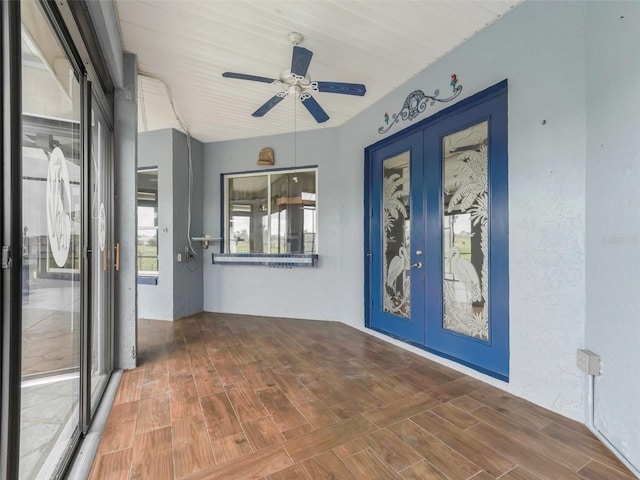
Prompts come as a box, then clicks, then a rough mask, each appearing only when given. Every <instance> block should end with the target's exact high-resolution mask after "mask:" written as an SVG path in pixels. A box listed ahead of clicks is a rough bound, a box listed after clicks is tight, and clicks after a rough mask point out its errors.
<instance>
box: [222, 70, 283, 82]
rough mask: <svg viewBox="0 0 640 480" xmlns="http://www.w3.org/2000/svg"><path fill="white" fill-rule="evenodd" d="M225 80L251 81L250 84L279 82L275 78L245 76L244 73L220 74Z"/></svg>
mask: <svg viewBox="0 0 640 480" xmlns="http://www.w3.org/2000/svg"><path fill="white" fill-rule="evenodd" d="M222 76H223V77H226V78H237V79H238V80H251V81H252V82H263V83H276V82H278V81H279V80H276V79H275V78H267V77H258V76H256V75H247V74H245V73H233V72H224V73H223V74H222Z"/></svg>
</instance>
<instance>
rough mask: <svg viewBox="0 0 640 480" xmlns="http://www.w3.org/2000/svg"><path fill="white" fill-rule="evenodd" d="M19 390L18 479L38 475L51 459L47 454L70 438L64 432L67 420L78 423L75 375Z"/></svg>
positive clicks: (77, 381)
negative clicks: (20, 394)
mask: <svg viewBox="0 0 640 480" xmlns="http://www.w3.org/2000/svg"><path fill="white" fill-rule="evenodd" d="M67 377H71V376H67ZM45 380H47V379H45ZM21 393H22V398H21V402H20V479H21V480H28V479H34V478H38V473H39V472H40V470H41V468H42V467H43V465H44V464H45V463H46V462H47V460H49V461H52V460H54V459H48V456H49V455H50V454H51V453H52V452H55V451H57V450H59V448H56V446H58V447H60V446H62V447H64V446H66V445H67V444H68V442H69V440H70V439H69V438H66V437H67V436H68V434H69V433H70V432H68V433H67V435H65V432H67V430H68V429H67V428H66V427H67V426H68V425H69V422H71V421H75V422H74V425H75V424H77V420H76V419H77V417H78V410H77V405H78V394H79V380H78V376H77V374H76V376H75V378H65V377H61V378H59V379H51V381H46V382H45V383H36V384H34V385H26V386H23V387H22V389H21ZM45 470H46V469H45Z"/></svg>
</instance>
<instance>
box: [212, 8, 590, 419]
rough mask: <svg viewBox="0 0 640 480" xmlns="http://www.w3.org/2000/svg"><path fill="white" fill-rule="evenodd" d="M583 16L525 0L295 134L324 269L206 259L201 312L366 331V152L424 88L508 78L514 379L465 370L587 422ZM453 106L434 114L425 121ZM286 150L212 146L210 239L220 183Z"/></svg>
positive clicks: (250, 144)
mask: <svg viewBox="0 0 640 480" xmlns="http://www.w3.org/2000/svg"><path fill="white" fill-rule="evenodd" d="M585 20H586V6H585V4H584V3H578V2H567V3H565V2H526V3H525V4H523V5H522V6H520V7H518V8H516V9H515V10H514V11H513V12H511V13H509V14H508V15H506V16H505V17H504V18H503V19H501V20H500V21H498V22H496V23H495V24H493V25H492V26H490V27H489V28H487V29H486V30H484V31H482V32H481V33H480V34H478V35H477V36H475V37H474V38H472V39H471V40H469V41H467V42H465V43H464V44H463V45H462V46H461V47H459V48H457V49H455V50H454V51H452V52H451V53H449V54H448V55H446V56H445V57H444V58H442V59H441V60H440V61H438V62H437V63H436V64H434V65H433V66H431V67H429V68H428V69H426V70H425V71H423V72H422V73H420V74H419V75H417V76H416V77H415V78H413V79H412V80H410V81H409V82H407V83H406V84H404V85H402V86H401V87H400V88H398V89H397V90H396V91H394V92H393V93H391V94H390V95H388V96H387V97H385V98H383V99H382V100H381V101H380V102H378V103H377V104H375V105H374V106H373V107H371V108H369V109H367V110H366V111H365V112H363V113H362V114H361V115H359V116H358V117H356V118H355V119H353V120H352V121H350V122H349V123H348V124H346V125H343V126H341V127H338V128H335V129H330V130H321V131H316V132H312V133H305V134H299V136H298V164H302V163H304V164H317V165H319V167H320V171H319V179H320V187H319V223H320V226H319V245H320V250H319V252H320V257H321V264H320V266H319V267H318V268H317V269H310V270H308V269H292V270H277V269H269V268H264V267H245V266H242V267H238V266H218V265H211V259H210V256H209V258H205V271H204V297H205V300H204V309H205V310H210V311H221V312H233V313H249V314H261V315H269V316H284V317H300V318H312V319H324V320H335V321H341V322H344V323H346V324H349V325H352V326H354V327H356V328H361V329H363V328H364V308H363V303H364V292H363V281H364V280H363V245H364V238H363V224H364V223H363V222H364V220H363V217H364V212H363V194H364V193H363V181H364V180H363V175H364V168H363V165H364V160H363V150H364V148H365V147H366V146H367V145H369V144H371V143H374V142H376V141H378V140H380V139H382V138H383V136H382V135H379V134H378V133H377V129H378V127H379V126H381V125H382V124H383V115H384V113H385V112H388V113H389V114H391V113H392V112H396V111H398V110H399V109H400V107H401V106H402V103H403V102H404V99H405V98H406V96H407V95H408V94H409V93H410V92H411V91H413V90H415V89H422V90H424V92H425V93H427V94H431V93H432V92H433V90H435V89H436V88H438V89H440V90H441V91H442V92H443V93H445V92H446V91H447V89H448V88H450V87H449V77H450V75H451V74H452V73H456V74H457V75H458V78H459V84H461V85H462V86H463V93H462V95H461V97H459V98H460V99H462V98H465V97H467V96H470V95H472V94H474V93H477V92H479V91H481V90H483V89H485V88H487V87H489V86H491V85H493V84H495V83H497V82H499V81H501V80H503V79H505V78H507V79H508V81H509V201H510V250H509V255H510V312H511V313H510V328H511V332H510V342H511V361H510V370H511V379H510V383H509V384H503V383H502V382H498V381H496V380H493V379H489V378H487V377H484V376H483V375H480V374H477V373H475V372H473V371H471V370H469V369H466V368H463V367H459V366H456V368H458V369H460V370H463V371H465V372H467V373H470V374H471V375H474V376H476V377H479V378H483V379H485V380H487V381H489V382H491V383H493V384H496V385H499V386H501V387H502V388H505V389H507V390H509V391H511V392H513V393H514V394H516V395H520V396H523V397H525V398H527V399H529V400H531V401H533V402H535V403H537V404H540V405H543V406H545V407H548V408H550V409H552V410H555V411H557V412H559V413H562V414H565V415H567V416H569V417H572V418H578V419H582V418H583V378H582V376H581V374H580V372H579V371H578V370H577V368H576V367H575V351H576V348H578V347H579V346H582V345H583V343H584V321H585V320H584V319H585V307H584V305H585V290H584V285H585V279H584V277H585V273H584V270H585V266H584V256H585V252H584V231H585V218H584V194H585V128H586V111H585V97H586V81H585V78H584V73H585ZM372 68H375V67H372ZM446 106H447V105H446V104H445V105H440V104H438V105H436V106H435V107H429V108H428V111H427V112H425V114H423V116H422V117H420V119H421V118H425V117H426V116H428V115H430V114H432V113H434V112H436V111H437V110H438V109H441V108H444V107H446ZM265 121H268V118H266V119H265ZM543 121H544V123H545V124H544V125H543ZM407 125H408V124H406V123H405V124H400V125H399V126H397V127H396V128H394V129H392V131H391V132H389V134H392V133H395V132H396V131H398V129H400V128H403V127H404V126H407ZM291 141H292V140H291V138H290V137H289V138H287V137H286V136H282V137H275V138H262V139H253V140H250V141H244V140H243V141H237V142H223V143H218V144H207V145H205V151H204V162H205V165H204V178H205V185H206V188H205V195H204V202H205V203H204V205H205V207H204V227H205V231H206V232H207V233H212V234H213V235H217V234H219V233H220V232H219V225H220V214H221V210H220V187H219V185H220V174H221V173H226V172H233V171H243V170H249V169H256V168H257V167H256V166H255V159H256V157H257V152H258V151H259V149H260V148H261V147H263V146H272V147H273V148H274V150H275V151H276V157H278V155H279V153H278V152H279V150H281V151H286V150H290V144H291ZM301 159H304V160H301ZM280 160H281V159H280V158H278V164H277V166H278V167H282V166H288V165H291V162H290V159H289V158H287V157H286V156H285V158H284V159H283V160H284V161H283V162H281V161H280ZM249 293H250V295H249ZM395 343H397V342H395ZM414 351H416V350H414ZM424 355H425V356H429V357H430V358H436V357H432V356H430V355H428V354H424ZM443 363H446V364H448V365H454V364H452V363H451V362H446V361H443Z"/></svg>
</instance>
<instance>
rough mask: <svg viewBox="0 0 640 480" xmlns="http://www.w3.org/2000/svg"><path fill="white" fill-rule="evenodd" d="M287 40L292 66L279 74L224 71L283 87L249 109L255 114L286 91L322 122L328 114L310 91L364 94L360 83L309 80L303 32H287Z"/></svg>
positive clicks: (308, 55) (266, 109)
mask: <svg viewBox="0 0 640 480" xmlns="http://www.w3.org/2000/svg"><path fill="white" fill-rule="evenodd" d="M288 38H289V41H290V42H291V43H292V44H293V56H292V58H291V69H290V70H284V71H283V72H282V73H281V74H280V77H279V78H277V79H276V78H267V77H259V76H256V75H247V74H244V73H234V72H224V73H223V74H222V76H223V77H226V78H237V79H240V80H251V81H253V82H263V83H277V84H281V85H283V86H284V87H285V88H286V90H284V91H282V92H278V93H276V94H275V95H274V96H273V97H271V98H270V99H269V100H268V101H267V103H265V104H264V105H262V106H261V107H260V108H258V109H257V110H256V111H255V112H253V113H252V115H253V116H254V117H262V116H264V115H265V114H266V113H267V112H269V110H271V109H272V108H273V107H275V106H276V105H277V104H278V103H280V102H281V101H282V99H284V98H285V97H286V96H287V95H294V96H295V97H296V98H299V99H300V102H301V103H302V105H304V106H305V108H306V109H307V110H308V111H309V113H310V114H311V116H313V118H315V120H316V122H318V123H322V122H326V121H327V120H329V115H327V112H325V111H324V109H323V108H322V107H321V106H320V104H319V103H318V102H317V101H316V100H315V98H313V97H312V96H311V94H310V93H309V92H310V91H313V92H325V93H341V94H344V95H358V96H363V95H364V94H365V93H366V91H367V89H366V88H365V86H364V85H362V84H359V83H342V82H316V81H311V77H310V76H309V73H308V70H309V64H310V63H311V57H312V56H313V52H312V51H311V50H307V49H306V48H303V47H300V46H299V44H300V42H302V38H303V37H302V35H301V34H299V33H297V32H292V33H290V34H289V36H288Z"/></svg>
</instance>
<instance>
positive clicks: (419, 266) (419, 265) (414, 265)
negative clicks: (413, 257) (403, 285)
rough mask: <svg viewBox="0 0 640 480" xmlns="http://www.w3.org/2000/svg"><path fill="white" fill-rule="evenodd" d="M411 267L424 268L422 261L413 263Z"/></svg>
mask: <svg viewBox="0 0 640 480" xmlns="http://www.w3.org/2000/svg"><path fill="white" fill-rule="evenodd" d="M411 268H422V262H416V263H412V264H411Z"/></svg>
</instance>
